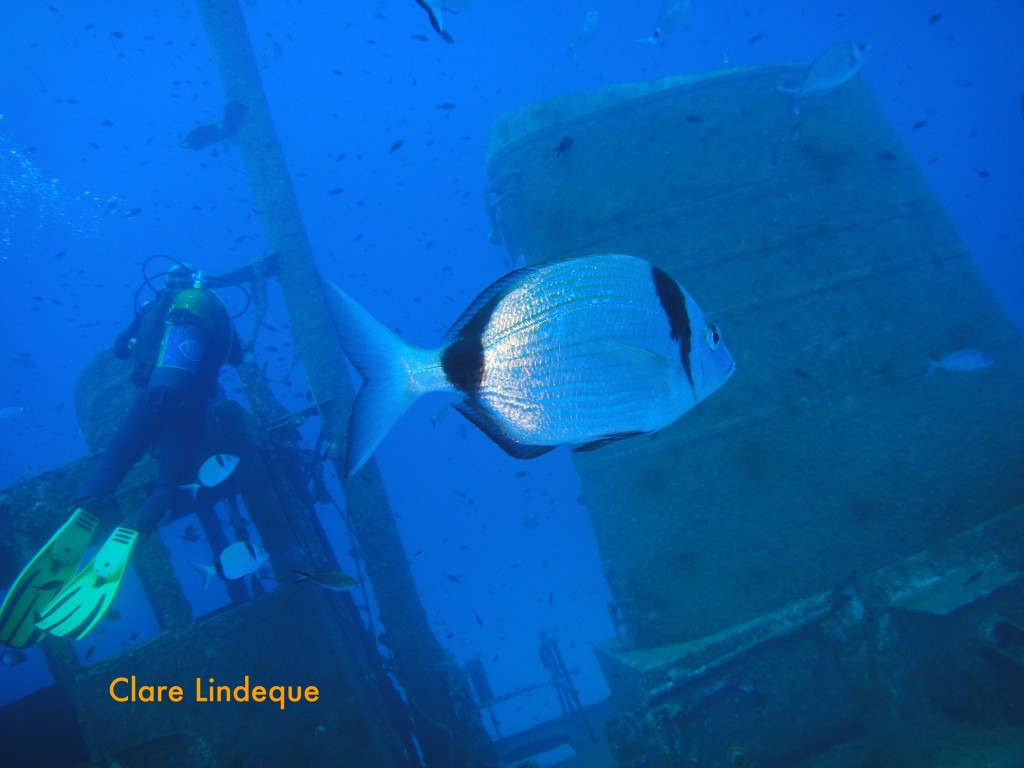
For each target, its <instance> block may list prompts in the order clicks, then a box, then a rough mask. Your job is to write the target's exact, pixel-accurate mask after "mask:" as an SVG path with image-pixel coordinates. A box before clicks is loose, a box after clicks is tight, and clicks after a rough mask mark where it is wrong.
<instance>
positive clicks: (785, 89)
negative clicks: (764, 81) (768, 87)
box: [775, 85, 800, 115]
mask: <svg viewBox="0 0 1024 768" xmlns="http://www.w3.org/2000/svg"><path fill="white" fill-rule="evenodd" d="M775 90H777V91H778V92H779V93H781V94H782V95H783V96H785V97H786V98H787V99H789V106H790V107H791V108H792V110H793V114H794V115H799V114H800V94H799V93H798V92H797V90H796V88H794V87H793V86H791V85H777V86H775Z"/></svg>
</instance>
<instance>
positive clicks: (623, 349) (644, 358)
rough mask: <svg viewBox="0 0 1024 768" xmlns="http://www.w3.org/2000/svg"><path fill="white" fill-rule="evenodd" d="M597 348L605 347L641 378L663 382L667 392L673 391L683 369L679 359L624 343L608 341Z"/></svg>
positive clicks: (599, 344)
mask: <svg viewBox="0 0 1024 768" xmlns="http://www.w3.org/2000/svg"><path fill="white" fill-rule="evenodd" d="M597 346H598V347H604V348H605V349H606V350H607V352H608V354H609V355H611V356H614V357H615V358H617V360H621V361H623V362H625V363H626V365H625V366H622V367H624V368H626V369H628V370H632V371H636V372H637V374H638V375H639V376H640V377H641V378H644V379H646V380H648V381H660V382H662V384H663V385H664V386H665V389H666V390H667V391H670V390H671V389H672V387H673V382H674V381H675V379H676V378H677V377H678V374H679V371H680V370H681V369H682V364H681V363H680V361H679V360H678V359H676V360H673V359H671V358H668V357H665V355H662V354H660V353H658V352H654V351H652V350H650V349H646V348H644V347H638V346H636V345H635V344H627V343H626V342H624V341H618V340H616V339H606V340H604V341H599V342H597Z"/></svg>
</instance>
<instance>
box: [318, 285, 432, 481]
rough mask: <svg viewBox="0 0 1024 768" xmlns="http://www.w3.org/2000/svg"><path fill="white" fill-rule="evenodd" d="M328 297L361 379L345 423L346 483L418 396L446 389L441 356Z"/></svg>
mask: <svg viewBox="0 0 1024 768" xmlns="http://www.w3.org/2000/svg"><path fill="white" fill-rule="evenodd" d="M327 297H328V298H327V302H328V306H329V308H330V311H331V316H332V317H333V319H334V327H335V330H336V331H337V333H338V339H339V341H340V342H341V346H342V348H343V349H344V351H345V356H346V357H348V359H349V361H350V362H351V363H352V365H353V366H355V369H356V370H357V371H358V372H359V375H360V376H362V377H363V386H362V388H361V389H360V390H359V392H358V393H357V394H356V398H355V403H354V404H353V405H352V415H351V417H350V418H349V429H348V431H349V434H348V455H347V456H346V457H345V476H346V477H350V476H351V475H353V474H355V473H356V472H358V471H359V469H360V468H361V467H362V466H363V464H365V463H366V462H367V460H368V459H369V458H370V456H371V455H372V454H373V452H374V451H375V450H376V448H377V446H378V445H380V442H381V441H382V440H383V439H384V436H385V435H387V433H388V432H389V431H390V430H391V428H392V427H393V426H394V424H395V422H396V421H398V419H399V418H400V417H401V416H402V414H403V413H405V412H406V411H407V410H408V409H409V406H411V405H412V404H413V403H414V402H416V400H417V399H418V398H419V397H420V395H422V394H424V393H426V392H429V391H432V390H438V389H446V388H447V387H446V386H445V384H444V381H445V379H444V373H443V371H442V369H441V352H440V350H426V349H420V348H419V347H414V346H412V345H410V344H406V343H405V342H404V341H402V340H401V339H400V338H399V337H398V336H397V335H396V334H395V333H393V332H392V331H391V330H389V329H388V328H386V327H385V326H384V325H383V324H382V323H381V322H379V321H378V320H377V319H376V318H375V317H373V315H371V314H370V313H369V312H367V311H366V310H365V309H363V307H361V306H360V305H359V304H358V303H356V301H355V300H354V299H353V298H352V297H351V296H349V295H348V294H346V293H345V292H344V291H342V290H341V289H340V288H338V286H336V285H334V284H333V283H328V290H327Z"/></svg>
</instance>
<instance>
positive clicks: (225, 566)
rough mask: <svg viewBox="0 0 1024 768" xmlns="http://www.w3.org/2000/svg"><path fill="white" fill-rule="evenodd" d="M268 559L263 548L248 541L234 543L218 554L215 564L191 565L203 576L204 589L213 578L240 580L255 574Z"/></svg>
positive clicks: (268, 556)
mask: <svg viewBox="0 0 1024 768" xmlns="http://www.w3.org/2000/svg"><path fill="white" fill-rule="evenodd" d="M269 558H270V555H269V554H267V551H266V550H265V549H263V547H261V546H259V545H257V544H252V543H250V542H248V541H236V542H235V543H234V544H232V545H230V546H229V547H227V548H225V549H224V551H223V552H221V553H220V557H218V558H217V562H216V563H211V564H210V565H203V564H202V563H192V567H193V568H195V569H196V570H197V571H199V572H200V573H201V574H203V578H204V581H203V586H204V587H206V586H209V584H210V579H212V578H213V577H214V576H220V577H221V578H222V579H240V578H242V577H243V576H248V575H249V574H250V573H256V571H258V570H259V569H260V567H261V566H262V565H263V564H264V563H265V562H267V560H268V559H269Z"/></svg>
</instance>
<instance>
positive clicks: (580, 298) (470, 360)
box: [328, 254, 735, 476]
mask: <svg viewBox="0 0 1024 768" xmlns="http://www.w3.org/2000/svg"><path fill="white" fill-rule="evenodd" d="M329 286H330V287H329V289H328V305H329V307H330V311H331V314H332V316H333V319H334V326H335V330H336V331H337V333H338V337H339V340H340V341H341V346H342V349H343V350H344V351H345V354H346V355H347V356H348V359H349V361H350V362H351V363H352V364H353V366H355V368H356V370H357V371H358V372H359V374H360V375H361V376H362V378H363V379H364V384H363V387H362V389H360V390H359V393H358V394H357V395H356V400H355V403H354V405H353V409H352V415H351V417H350V423H349V444H348V454H347V456H346V463H345V474H346V475H347V476H350V475H352V474H354V473H355V472H357V471H358V470H359V469H360V468H361V467H362V466H363V464H365V463H366V461H367V460H368V459H369V458H370V456H371V455H372V454H373V452H374V451H375V450H376V448H377V446H378V445H379V444H380V442H381V441H382V440H383V439H384V436H385V435H386V434H387V433H388V431H389V430H390V429H391V427H392V425H394V423H395V422H396V421H397V420H398V419H399V417H401V415H402V414H403V413H404V412H405V411H406V410H407V409H408V408H409V407H410V406H411V405H412V404H413V403H414V402H415V401H416V400H417V399H418V398H419V397H420V396H421V395H424V394H426V393H428V392H446V393H449V394H450V395H453V396H455V397H458V398H460V401H459V403H458V404H457V405H456V406H455V407H456V410H458V411H459V412H460V413H461V414H462V415H463V416H465V417H466V418H467V419H469V421H470V422H472V423H473V424H475V425H476V426H477V427H478V428H480V429H481V430H482V431H483V432H484V433H485V434H486V435H487V436H488V437H489V438H491V440H493V441H494V442H495V443H496V444H497V445H498V446H500V447H501V448H502V449H503V450H505V451H506V452H507V453H508V454H509V455H511V456H514V457H516V458H520V459H529V458H534V457H536V456H540V455H542V454H544V453H547V452H548V451H551V450H553V449H554V448H555V447H556V446H559V445H572V446H575V450H593V449H596V448H599V447H601V446H603V445H607V444H609V443H612V442H615V441H617V440H621V439H623V438H627V437H631V436H634V435H641V434H651V433H655V432H658V431H659V430H661V429H663V428H664V427H666V426H668V425H669V424H671V423H672V422H674V421H675V420H676V419H678V418H679V417H680V416H682V415H683V414H684V413H686V412H687V411H689V410H690V409H691V408H693V407H694V406H696V405H697V404H698V403H700V402H701V401H702V400H704V399H706V398H707V397H709V396H710V395H711V394H713V393H714V392H715V391H717V390H718V389H719V387H721V386H722V385H723V384H724V383H725V382H726V381H727V380H728V378H729V377H730V376H731V375H732V373H733V371H734V369H735V363H734V362H733V358H732V355H730V354H729V350H728V349H727V348H726V346H725V344H723V343H722V337H721V334H720V333H719V331H718V328H717V327H716V326H715V325H714V324H713V323H712V322H711V321H710V320H708V319H707V317H706V316H705V315H704V313H703V312H702V311H701V309H700V307H699V306H698V305H697V303H696V302H695V301H694V300H693V298H692V297H691V296H690V295H689V294H688V293H687V292H686V291H685V289H683V287H682V286H681V285H679V283H677V282H676V281H675V280H674V279H673V278H672V277H671V276H669V274H668V273H667V272H664V271H663V270H661V269H659V268H658V267H655V266H654V265H652V264H650V263H649V262H647V261H644V260H643V259H638V258H636V257H635V256H626V255H622V254H600V255H595V256H584V257H579V258H571V259H563V260H561V261H552V262H548V263H546V264H540V265H537V266H532V267H525V268H523V269H520V270H516V271H514V272H511V273H509V274H508V275H506V276H505V277H503V278H501V279H499V280H498V281H497V282H495V283H494V284H492V285H491V286H490V287H489V288H487V289H485V290H484V291H483V293H481V294H480V296H478V297H477V298H476V300H475V301H474V302H472V303H471V304H470V306H469V307H468V308H467V309H466V310H465V311H464V312H463V313H462V317H461V318H459V320H458V321H457V322H456V323H455V324H454V325H453V326H452V327H451V329H450V330H449V332H448V334H447V336H446V337H445V341H444V344H443V346H441V347H439V348H435V349H424V348H420V347H413V346H411V345H409V344H406V343H405V342H404V341H402V339H400V338H399V337H398V336H397V335H395V334H394V333H393V332H392V331H391V330H389V329H388V328H387V327H386V326H384V325H383V324H381V323H380V322H378V321H377V320H376V319H375V318H374V317H373V316H371V315H370V314H369V313H368V312H367V311H366V310H365V309H363V308H362V307H361V306H359V304H357V303H356V302H355V300H354V299H352V298H351V297H350V296H349V295H348V294H346V293H345V292H344V291H342V290H341V289H340V288H338V287H337V286H336V285H334V284H329Z"/></svg>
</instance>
